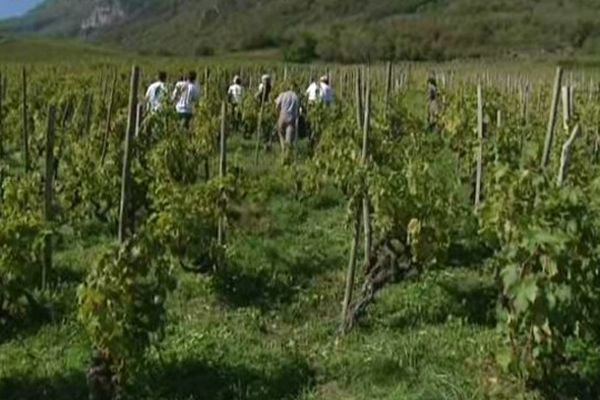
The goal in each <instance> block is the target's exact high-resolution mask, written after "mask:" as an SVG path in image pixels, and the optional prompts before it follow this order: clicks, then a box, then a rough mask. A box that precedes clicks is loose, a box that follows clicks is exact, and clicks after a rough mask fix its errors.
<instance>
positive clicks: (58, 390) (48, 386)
mask: <svg viewBox="0 0 600 400" xmlns="http://www.w3.org/2000/svg"><path fill="white" fill-rule="evenodd" d="M0 399H2V400H44V399H48V400H86V399H87V386H86V380H85V375H84V373H83V372H71V373H68V374H67V375H63V376H52V377H47V378H39V377H31V376H17V377H11V378H2V379H0Z"/></svg>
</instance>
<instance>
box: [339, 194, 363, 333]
mask: <svg viewBox="0 0 600 400" xmlns="http://www.w3.org/2000/svg"><path fill="white" fill-rule="evenodd" d="M353 229H354V230H353V232H352V242H351V243H350V259H349V260H348V271H347V273H346V287H345V290H344V301H343V303H342V321H341V325H340V333H341V334H342V335H344V334H346V331H347V329H348V310H349V309H350V303H351V302H352V295H353V292H354V280H355V278H356V255H357V253H358V240H359V235H360V208H359V206H358V205H356V215H355V216H354V227H353Z"/></svg>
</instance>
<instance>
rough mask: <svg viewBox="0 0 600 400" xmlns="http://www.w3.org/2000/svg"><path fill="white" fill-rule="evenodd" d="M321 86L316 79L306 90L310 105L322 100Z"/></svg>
mask: <svg viewBox="0 0 600 400" xmlns="http://www.w3.org/2000/svg"><path fill="white" fill-rule="evenodd" d="M320 91H321V86H320V85H319V84H318V83H317V80H316V79H312V80H311V83H310V85H309V86H308V89H306V95H307V96H308V102H309V103H316V102H317V101H318V100H319V98H320Z"/></svg>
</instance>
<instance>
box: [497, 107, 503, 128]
mask: <svg viewBox="0 0 600 400" xmlns="http://www.w3.org/2000/svg"><path fill="white" fill-rule="evenodd" d="M496 127H497V128H498V129H500V128H502V110H498V111H496Z"/></svg>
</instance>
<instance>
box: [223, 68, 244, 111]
mask: <svg viewBox="0 0 600 400" xmlns="http://www.w3.org/2000/svg"><path fill="white" fill-rule="evenodd" d="M227 97H228V99H229V103H231V104H232V105H233V106H237V105H240V104H242V99H243V97H244V87H243V86H242V79H241V78H240V77H239V76H237V75H236V76H235V77H234V78H233V84H232V85H231V86H229V89H228V90H227Z"/></svg>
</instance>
